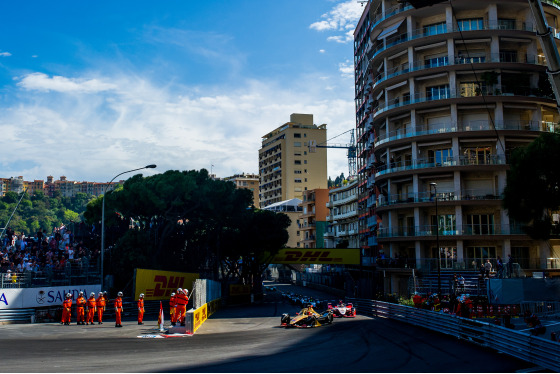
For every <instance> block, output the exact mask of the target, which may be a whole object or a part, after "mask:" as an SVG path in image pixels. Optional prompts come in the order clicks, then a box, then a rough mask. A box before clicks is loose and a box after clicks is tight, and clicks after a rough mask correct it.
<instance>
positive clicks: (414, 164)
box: [375, 155, 506, 177]
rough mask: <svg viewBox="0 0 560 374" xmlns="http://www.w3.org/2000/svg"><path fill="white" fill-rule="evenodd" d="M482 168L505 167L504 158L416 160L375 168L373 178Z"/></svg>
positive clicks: (461, 157)
mask: <svg viewBox="0 0 560 374" xmlns="http://www.w3.org/2000/svg"><path fill="white" fill-rule="evenodd" d="M471 165H476V166H484V165H506V158H505V156H503V155H489V156H487V157H485V158H470V157H466V156H455V157H448V158H447V159H446V160H445V161H443V162H435V160H434V159H416V160H411V161H408V162H393V163H390V164H389V165H380V166H379V167H377V170H376V173H375V176H376V177H379V176H381V175H385V174H390V173H396V172H400V171H411V170H420V169H428V168H441V167H452V166H471Z"/></svg>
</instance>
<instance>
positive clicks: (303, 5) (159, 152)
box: [0, 0, 363, 181]
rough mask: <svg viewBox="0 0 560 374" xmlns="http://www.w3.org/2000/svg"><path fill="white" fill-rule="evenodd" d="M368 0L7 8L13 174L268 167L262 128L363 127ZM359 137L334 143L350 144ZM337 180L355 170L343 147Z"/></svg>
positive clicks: (4, 162) (5, 128)
mask: <svg viewBox="0 0 560 374" xmlns="http://www.w3.org/2000/svg"><path fill="white" fill-rule="evenodd" d="M362 10H363V8H362V7H361V5H360V4H359V2H357V1H355V0H342V1H341V0H282V1H271V0H261V1H257V0H215V1H194V0H181V1H178V0H168V1H158V2H156V1H128V0H121V1H97V2H87V1H75V0H74V1H56V2H46V1H38V0H37V1H35V0H30V1H25V2H23V1H18V2H2V3H0V129H1V130H2V131H1V132H0V134H1V135H0V149H1V150H2V152H1V154H2V157H1V158H0V177H12V176H14V177H16V176H20V175H21V176H23V177H24V179H26V180H33V179H46V177H47V176H48V175H52V176H54V177H55V179H58V177H60V176H62V175H64V176H66V177H67V178H68V179H69V180H76V181H83V180H87V181H106V180H109V179H111V178H112V177H113V176H114V175H116V174H118V173H120V172H122V171H124V170H128V169H134V168H137V167H141V166H144V165H146V164H151V163H155V164H157V165H158V168H157V169H152V170H149V171H147V172H145V174H146V175H149V174H151V173H155V172H163V171H165V170H168V169H174V170H191V169H201V168H206V169H208V170H212V171H213V172H214V173H215V174H217V175H218V176H219V177H225V176H229V175H233V174H235V173H241V172H247V173H257V172H258V149H259V148H260V144H261V139H262V138H261V137H262V136H263V135H264V134H266V133H267V132H268V131H270V130H272V129H274V128H276V127H277V126H279V125H281V124H283V123H285V122H287V121H288V120H289V116H290V114H291V113H312V114H314V122H315V123H316V124H322V123H326V124H327V129H328V132H327V134H328V135H327V136H328V138H332V137H334V136H336V135H338V134H341V133H343V132H344V131H346V130H349V129H351V128H353V127H354V126H355V117H354V97H353V96H354V89H353V84H354V83H353V69H352V66H353V63H352V34H353V31H354V28H355V25H356V23H357V21H358V19H359V17H360V15H361V12H362ZM348 141H349V136H348V134H345V135H344V136H343V137H340V138H337V139H335V140H333V142H338V143H346V142H348ZM328 154H329V155H328V157H329V160H328V161H329V167H328V169H329V170H328V172H329V175H330V176H333V177H334V176H337V175H339V174H340V173H341V172H344V173H345V174H346V175H347V174H348V171H347V159H346V153H345V151H344V150H334V149H333V150H329V152H328Z"/></svg>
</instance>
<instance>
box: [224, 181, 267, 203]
mask: <svg viewBox="0 0 560 374" xmlns="http://www.w3.org/2000/svg"><path fill="white" fill-rule="evenodd" d="M224 180H227V181H231V182H233V183H234V184H235V188H244V189H247V190H250V191H251V192H252V193H253V205H255V208H257V209H258V208H259V206H260V204H259V176H258V175H257V174H245V173H242V174H235V175H232V176H231V177H226V178H224Z"/></svg>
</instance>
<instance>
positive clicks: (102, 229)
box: [101, 164, 157, 289]
mask: <svg viewBox="0 0 560 374" xmlns="http://www.w3.org/2000/svg"><path fill="white" fill-rule="evenodd" d="M156 166H157V165H155V164H151V165H146V166H144V167H143V168H138V169H132V170H127V171H123V172H122V173H120V174H117V175H115V176H114V177H113V179H111V180H110V181H109V183H107V184H106V185H105V188H103V203H102V206H101V289H103V288H104V287H103V286H104V283H105V282H104V281H105V279H104V277H103V260H104V255H105V194H106V193H107V188H108V187H109V186H110V185H111V183H112V182H113V181H114V180H115V179H116V178H117V177H118V176H121V175H123V174H126V173H131V172H133V171H137V170H142V169H154V168H155V167H156Z"/></svg>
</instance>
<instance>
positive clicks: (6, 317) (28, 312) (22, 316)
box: [0, 309, 35, 324]
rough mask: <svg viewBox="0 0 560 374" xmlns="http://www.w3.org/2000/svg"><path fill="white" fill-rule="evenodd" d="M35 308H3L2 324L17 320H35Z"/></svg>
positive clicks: (0, 318)
mask: <svg viewBox="0 0 560 374" xmlns="http://www.w3.org/2000/svg"><path fill="white" fill-rule="evenodd" d="M34 319H35V309H3V310H0V324H6V323H17V322H27V323H29V322H31V323H32V322H34Z"/></svg>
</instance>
